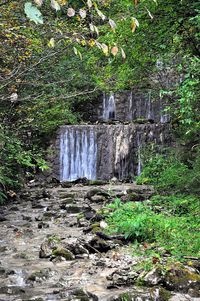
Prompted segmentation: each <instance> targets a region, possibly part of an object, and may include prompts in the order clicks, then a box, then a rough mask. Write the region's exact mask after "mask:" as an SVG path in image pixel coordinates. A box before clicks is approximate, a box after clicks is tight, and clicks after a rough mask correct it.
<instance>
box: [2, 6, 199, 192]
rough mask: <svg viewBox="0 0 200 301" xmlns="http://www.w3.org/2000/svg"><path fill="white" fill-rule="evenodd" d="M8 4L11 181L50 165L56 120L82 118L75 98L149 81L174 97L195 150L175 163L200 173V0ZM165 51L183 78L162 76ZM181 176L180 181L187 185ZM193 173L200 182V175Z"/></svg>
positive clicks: (5, 48) (5, 49) (6, 114)
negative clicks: (46, 153) (170, 81)
mask: <svg viewBox="0 0 200 301" xmlns="http://www.w3.org/2000/svg"><path fill="white" fill-rule="evenodd" d="M27 2H28V3H27ZM0 7H1V17H2V18H1V21H0V29H1V36H0V39H1V41H0V42H1V43H0V53H1V55H0V65H1V70H0V121H1V126H2V129H3V139H2V141H3V143H4V147H3V148H1V150H0V161H1V165H2V174H3V176H2V177H3V179H4V181H3V182H5V183H9V182H10V181H11V182H14V183H16V182H17V183H18V182H20V181H21V178H22V175H24V174H25V173H26V171H27V170H28V171H29V169H30V170H31V171H32V170H35V169H37V168H38V165H39V166H45V163H44V161H43V159H44V157H43V150H44V149H45V147H46V142H47V141H48V140H49V137H52V135H53V133H55V131H56V129H57V127H58V126H60V125H62V124H74V123H78V122H79V121H80V117H81V112H78V113H77V112H75V109H76V105H77V103H79V102H85V101H87V100H90V101H91V100H93V101H95V98H96V97H97V96H98V95H99V94H98V93H99V91H100V90H101V91H102V90H104V91H110V90H112V91H117V90H120V89H130V88H133V87H136V88H142V87H148V88H151V89H153V90H154V92H155V94H156V93H157V95H158V94H159V92H160V90H162V92H163V93H165V95H166V97H168V98H169V100H170V107H171V111H173V112H174V115H173V120H174V121H176V120H177V123H176V122H174V128H175V130H176V133H177V135H179V137H180V140H181V139H182V141H183V143H185V144H186V147H187V149H191V148H193V149H195V150H194V151H193V152H192V158H190V159H191V162H190V163H189V164H190V165H189V164H188V162H186V166H185V162H184V163H183V165H181V164H182V163H181V164H179V165H176V167H177V166H178V168H179V171H180V172H181V171H184V170H185V169H184V168H186V169H187V168H188V166H189V168H191V167H192V168H193V170H194V171H196V172H197V166H199V165H198V164H199V161H198V160H197V159H196V158H197V156H196V154H197V147H196V146H195V145H197V144H198V139H199V134H198V132H199V119H198V118H199V117H198V115H199V103H198V98H199V89H198V66H199V59H198V56H199V49H198V41H199V33H198V32H199V31H198V28H199V8H198V1H197V0H195V1H192V3H191V2H190V1H188V0H182V1H179V5H178V4H177V1H175V0H170V1H169V2H167V3H166V2H162V1H160V2H158V3H157V1H151V0H144V1H132V0H119V1H116V0H106V1H95V2H94V1H92V0H88V1H79V0H75V1H64V0H57V1H56V0H52V1H42V0H35V1H15V0H13V1H2V3H1V4H0ZM24 9H25V11H24ZM40 14H41V15H40ZM42 22H43V24H42ZM180 58H181V59H180ZM158 60H160V61H161V62H164V63H165V66H166V68H165V69H166V70H168V69H169V66H170V68H172V69H173V70H174V72H175V74H178V76H182V78H183V81H182V83H181V85H180V83H178V84H177V85H175V86H170V87H168V86H167V87H166V84H165V82H163V81H162V80H158V79H157V78H156V76H155V74H157V73H159V72H160V73H162V72H164V78H165V70H160V69H159V68H158V66H157V64H156V63H157V62H158ZM172 61H173V62H175V63H173V64H172V63H171V62H172ZM177 61H178V62H179V64H178V66H177ZM159 75H160V74H159ZM173 78H174V77H173ZM176 100H177V101H176ZM176 124H178V126H176ZM9 138H10V139H13V142H12V141H11V140H9ZM6 141H7V143H5V142H6ZM5 154H7V155H8V156H5ZM37 158H38V159H37ZM41 158H42V159H41ZM159 160H160V159H159ZM41 162H42V163H41ZM163 164H164V162H163ZM177 164H178V163H177ZM157 165H159V166H160V165H161V163H158V164H157ZM174 171H176V170H175V168H174V169H172V170H171V171H168V172H169V174H165V176H163V181H165V180H166V179H167V181H169V180H170V178H171V175H172V174H174ZM197 174H199V173H198V172H197ZM178 175H179V174H178V173H177V174H176V176H174V180H173V181H175V182H177V183H178V185H183V183H179V180H178ZM193 178H194V181H193ZM189 179H190V181H189V182H188V183H191V184H192V183H194V182H195V183H196V184H195V185H196V187H197V184H198V183H199V178H198V176H196V175H195V174H193V176H190V177H189ZM171 182H172V181H171ZM6 185H7V184H6ZM161 186H162V185H161ZM171 186H172V183H169V185H168V187H171Z"/></svg>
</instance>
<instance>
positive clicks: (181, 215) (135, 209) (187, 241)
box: [106, 195, 200, 257]
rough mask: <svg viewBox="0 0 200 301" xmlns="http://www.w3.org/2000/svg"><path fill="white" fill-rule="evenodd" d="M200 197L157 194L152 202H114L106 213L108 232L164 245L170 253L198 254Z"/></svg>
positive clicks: (182, 254) (139, 241) (133, 240)
mask: <svg viewBox="0 0 200 301" xmlns="http://www.w3.org/2000/svg"><path fill="white" fill-rule="evenodd" d="M199 205H200V200H199V199H198V198H196V197H194V196H181V195H180V196H172V197H171V196H165V197H163V196H154V197H153V198H152V199H151V200H150V201H145V202H134V203H133V202H128V203H125V204H123V203H121V202H119V200H117V201H115V202H114V203H112V204H111V205H109V207H110V208H111V209H112V211H111V213H110V214H109V215H108V216H107V219H106V221H107V223H108V225H109V228H108V229H109V230H108V232H109V233H121V234H124V236H125V238H126V239H128V240H130V241H132V242H136V243H146V244H151V245H154V246H156V247H162V248H164V249H165V251H167V252H169V253H170V254H171V255H174V256H177V257H181V256H199V255H200V252H199V249H200V231H199V229H200V221H199V220H198V216H199V213H200V206H199Z"/></svg>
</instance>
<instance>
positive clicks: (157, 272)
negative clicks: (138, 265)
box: [143, 267, 163, 286]
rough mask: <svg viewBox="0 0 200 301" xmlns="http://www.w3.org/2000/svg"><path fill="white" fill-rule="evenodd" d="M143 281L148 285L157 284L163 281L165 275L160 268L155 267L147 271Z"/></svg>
mask: <svg viewBox="0 0 200 301" xmlns="http://www.w3.org/2000/svg"><path fill="white" fill-rule="evenodd" d="M143 281H144V283H145V284H146V285H148V286H155V285H158V284H160V283H162V281H163V275H162V271H161V269H160V268H158V267H155V268H154V269H153V270H152V271H150V272H149V273H147V274H146V275H145V277H144V278H143Z"/></svg>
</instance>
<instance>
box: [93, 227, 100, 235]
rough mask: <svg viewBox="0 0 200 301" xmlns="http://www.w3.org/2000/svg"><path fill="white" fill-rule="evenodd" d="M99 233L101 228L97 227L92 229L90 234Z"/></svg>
mask: <svg viewBox="0 0 200 301" xmlns="http://www.w3.org/2000/svg"><path fill="white" fill-rule="evenodd" d="M99 231H101V228H100V227H98V226H97V227H93V228H92V233H94V234H95V233H97V232H99Z"/></svg>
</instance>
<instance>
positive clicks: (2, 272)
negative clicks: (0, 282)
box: [0, 267, 6, 275]
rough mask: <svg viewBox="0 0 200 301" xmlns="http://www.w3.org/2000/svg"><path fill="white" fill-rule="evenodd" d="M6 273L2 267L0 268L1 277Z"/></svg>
mask: <svg viewBox="0 0 200 301" xmlns="http://www.w3.org/2000/svg"><path fill="white" fill-rule="evenodd" d="M5 273H6V270H5V269H4V268H3V267H0V275H3V274H5Z"/></svg>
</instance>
